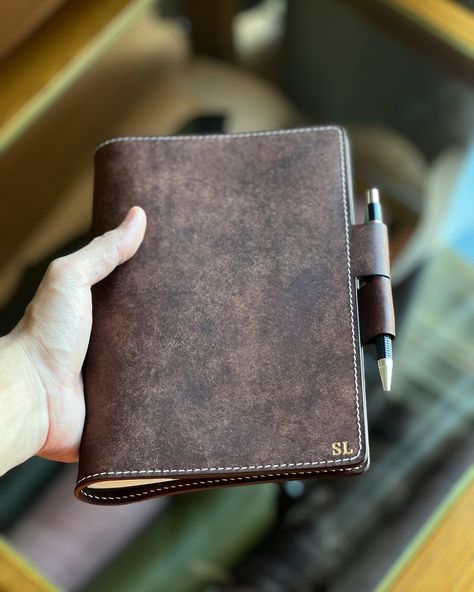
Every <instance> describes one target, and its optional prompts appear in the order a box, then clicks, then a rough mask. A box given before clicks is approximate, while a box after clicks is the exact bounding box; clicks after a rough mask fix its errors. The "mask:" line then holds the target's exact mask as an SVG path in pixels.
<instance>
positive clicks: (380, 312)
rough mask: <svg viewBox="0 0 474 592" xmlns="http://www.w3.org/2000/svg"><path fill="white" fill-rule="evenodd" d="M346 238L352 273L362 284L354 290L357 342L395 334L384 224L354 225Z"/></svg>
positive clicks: (386, 235) (370, 340) (364, 342)
mask: <svg viewBox="0 0 474 592" xmlns="http://www.w3.org/2000/svg"><path fill="white" fill-rule="evenodd" d="M350 241H351V269H352V275H353V277H354V278H359V279H360V280H361V284H362V285H361V287H360V288H359V290H358V291H357V296H358V307H359V327H360V339H361V343H362V345H366V344H368V343H371V342H372V341H374V339H375V337H376V336H377V335H381V334H385V335H391V336H392V337H395V317H394V310H393V299H392V285H391V281H390V258H389V248H388V234H387V227H386V225H385V224H382V223H381V222H371V223H366V224H355V225H353V226H351V229H350Z"/></svg>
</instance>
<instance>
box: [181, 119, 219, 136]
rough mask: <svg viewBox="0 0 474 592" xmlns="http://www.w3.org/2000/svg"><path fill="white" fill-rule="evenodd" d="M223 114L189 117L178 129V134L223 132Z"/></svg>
mask: <svg viewBox="0 0 474 592" xmlns="http://www.w3.org/2000/svg"><path fill="white" fill-rule="evenodd" d="M225 120H226V117H225V115H221V114H218V115H201V116H200V117H195V118H194V119H190V120H189V121H188V122H187V123H185V124H184V125H183V127H182V128H181V129H180V130H179V132H178V135H193V134H223V133H224V132H225V129H224V126H225Z"/></svg>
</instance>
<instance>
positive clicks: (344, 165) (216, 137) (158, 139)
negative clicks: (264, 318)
mask: <svg viewBox="0 0 474 592" xmlns="http://www.w3.org/2000/svg"><path fill="white" fill-rule="evenodd" d="M318 131H334V132H336V134H337V136H338V142H339V155H340V165H341V187H342V198H343V212H344V227H345V235H346V255H347V280H348V294H349V308H350V317H351V335H352V350H353V365H354V384H355V394H356V396H355V402H356V420H357V433H358V446H359V449H358V452H357V454H355V455H354V456H350V457H347V458H340V459H329V460H321V461H308V462H290V463H278V464H266V465H249V466H240V467H200V468H193V469H144V470H126V471H102V472H99V473H93V474H90V475H86V476H85V477H82V478H81V479H79V480H78V481H77V482H76V486H77V485H79V483H82V482H83V481H86V480H87V479H92V478H95V477H101V476H105V475H140V474H150V473H153V474H156V473H158V474H168V473H200V472H210V471H234V470H259V469H274V468H283V467H298V466H315V465H323V464H336V463H342V462H349V461H353V460H356V459H357V458H359V457H360V455H361V452H362V428H361V421H360V404H359V396H360V395H359V385H358V381H357V372H358V369H357V349H356V340H355V325H354V305H353V293H352V274H351V255H350V237H349V210H348V203H347V202H348V194H347V182H346V176H347V163H346V158H345V150H344V134H343V132H342V130H341V129H340V128H339V127H337V126H333V125H327V126H313V127H306V128H294V129H289V130H274V131H262V132H242V133H236V134H209V135H187V136H123V137H119V138H111V139H109V140H106V141H104V142H102V143H100V144H99V145H98V146H97V148H96V153H97V152H98V151H99V150H100V149H101V148H103V147H104V146H107V145H109V144H114V143H119V142H163V141H179V140H199V141H205V140H231V139H234V138H235V139H237V138H253V137H260V136H282V135H292V134H297V133H309V132H318ZM356 468H358V467H356ZM332 470H339V471H344V470H352V469H349V468H348V467H347V468H344V469H332ZM314 472H315V473H316V472H318V471H314ZM321 472H328V471H321ZM249 478H250V477H249ZM234 480H235V479H234ZM154 491H159V490H158V489H156V490H154ZM81 493H82V491H81ZM136 495H138V494H136ZM104 499H105V498H104ZM112 499H116V498H112Z"/></svg>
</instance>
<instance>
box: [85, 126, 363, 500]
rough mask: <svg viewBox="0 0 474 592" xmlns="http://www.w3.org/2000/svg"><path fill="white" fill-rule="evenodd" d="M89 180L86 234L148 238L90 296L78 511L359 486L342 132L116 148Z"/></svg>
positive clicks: (355, 339)
mask: <svg viewBox="0 0 474 592" xmlns="http://www.w3.org/2000/svg"><path fill="white" fill-rule="evenodd" d="M95 171H96V174H95V190H94V212H93V232H94V234H99V233H102V232H104V231H106V230H108V229H110V228H112V227H113V226H115V225H116V224H118V223H119V222H120V221H121V219H122V217H123V216H124V214H125V213H126V211H127V209H128V208H129V207H131V206H133V205H140V206H142V207H143V208H144V209H145V210H146V212H147V214H148V228H147V232H146V235H145V239H144V242H143V244H142V246H141V248H140V249H139V251H138V253H137V254H136V256H135V257H133V259H131V260H130V261H129V262H127V263H125V264H124V265H122V266H120V267H119V268H117V269H116V270H115V271H114V272H113V273H112V274H111V275H110V276H109V277H108V278H106V279H105V280H104V281H102V282H101V283H100V284H98V285H97V286H95V287H94V288H93V311H94V322H93V329H92V335H91V341H90V346H89V350H88V354H87V357H86V362H85V366H84V384H85V393H86V405H87V417H86V424H85V428H84V434H83V439H82V445H81V451H80V463H79V475H78V481H77V486H76V495H77V497H78V498H79V499H82V500H84V501H88V502H90V503H96V504H116V503H127V502H133V501H138V500H141V499H146V498H147V497H154V496H159V495H164V494H174V493H181V492H184V491H191V490H196V489H206V488H210V487H217V486H228V485H239V484H247V483H251V482H256V481H282V480H285V479H304V478H315V477H320V476H322V477H325V476H332V475H353V474H355V473H360V472H363V471H364V470H365V469H366V468H367V466H368V458H369V454H368V446H367V438H366V411H365V396H364V381H363V367H362V359H361V345H360V339H359V324H358V304H357V282H358V280H357V279H356V277H355V276H354V273H353V271H352V269H351V259H352V255H353V253H352V251H353V245H352V242H353V239H352V240H351V234H350V224H351V218H352V189H351V179H350V169H349V157H348V145H347V141H346V138H345V134H344V132H343V130H342V129H341V128H338V127H333V126H328V127H320V128H304V129H297V130H287V131H277V132H256V133H243V134H235V135H218V136H217V135H215V136H173V137H154V138H117V139H114V140H109V141H107V142H104V143H103V144H102V145H101V146H100V147H99V149H98V151H97V153H96V159H95ZM357 258H358V260H359V256H357ZM165 478H167V479H173V480H170V481H165V482H163V483H160V482H157V483H150V482H149V481H146V482H144V481H143V480H144V479H147V480H150V479H152V480H154V479H156V480H158V479H165ZM131 479H134V480H136V482H133V481H132V482H131V481H130V480H131ZM108 483H109V484H110V487H108V485H107V484H108ZM98 484H99V485H100V486H101V487H102V488H101V489H98V488H97V485H98ZM121 484H123V487H120V485H121ZM112 485H115V487H112ZM117 485H119V487H117Z"/></svg>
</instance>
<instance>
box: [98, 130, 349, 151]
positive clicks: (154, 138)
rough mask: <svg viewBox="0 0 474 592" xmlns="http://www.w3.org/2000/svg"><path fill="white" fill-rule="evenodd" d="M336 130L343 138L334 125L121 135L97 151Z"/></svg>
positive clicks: (100, 146) (99, 147)
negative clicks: (143, 144)
mask: <svg viewBox="0 0 474 592" xmlns="http://www.w3.org/2000/svg"><path fill="white" fill-rule="evenodd" d="M328 130H331V131H335V132H337V134H338V135H339V138H341V130H340V129H339V128H338V127H336V126H334V125H321V126H313V127H297V128H293V129H288V130H273V131H264V132H239V133H234V134H202V135H182V136H121V137H119V138H110V139H109V140H105V141H104V142H101V143H100V144H98V145H97V147H96V149H95V152H96V153H97V152H98V151H99V150H100V149H101V148H103V147H104V146H108V145H109V144H117V143H119V142H179V141H181V140H232V139H234V138H258V137H260V136H289V135H291V134H300V133H308V132H314V131H328Z"/></svg>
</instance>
